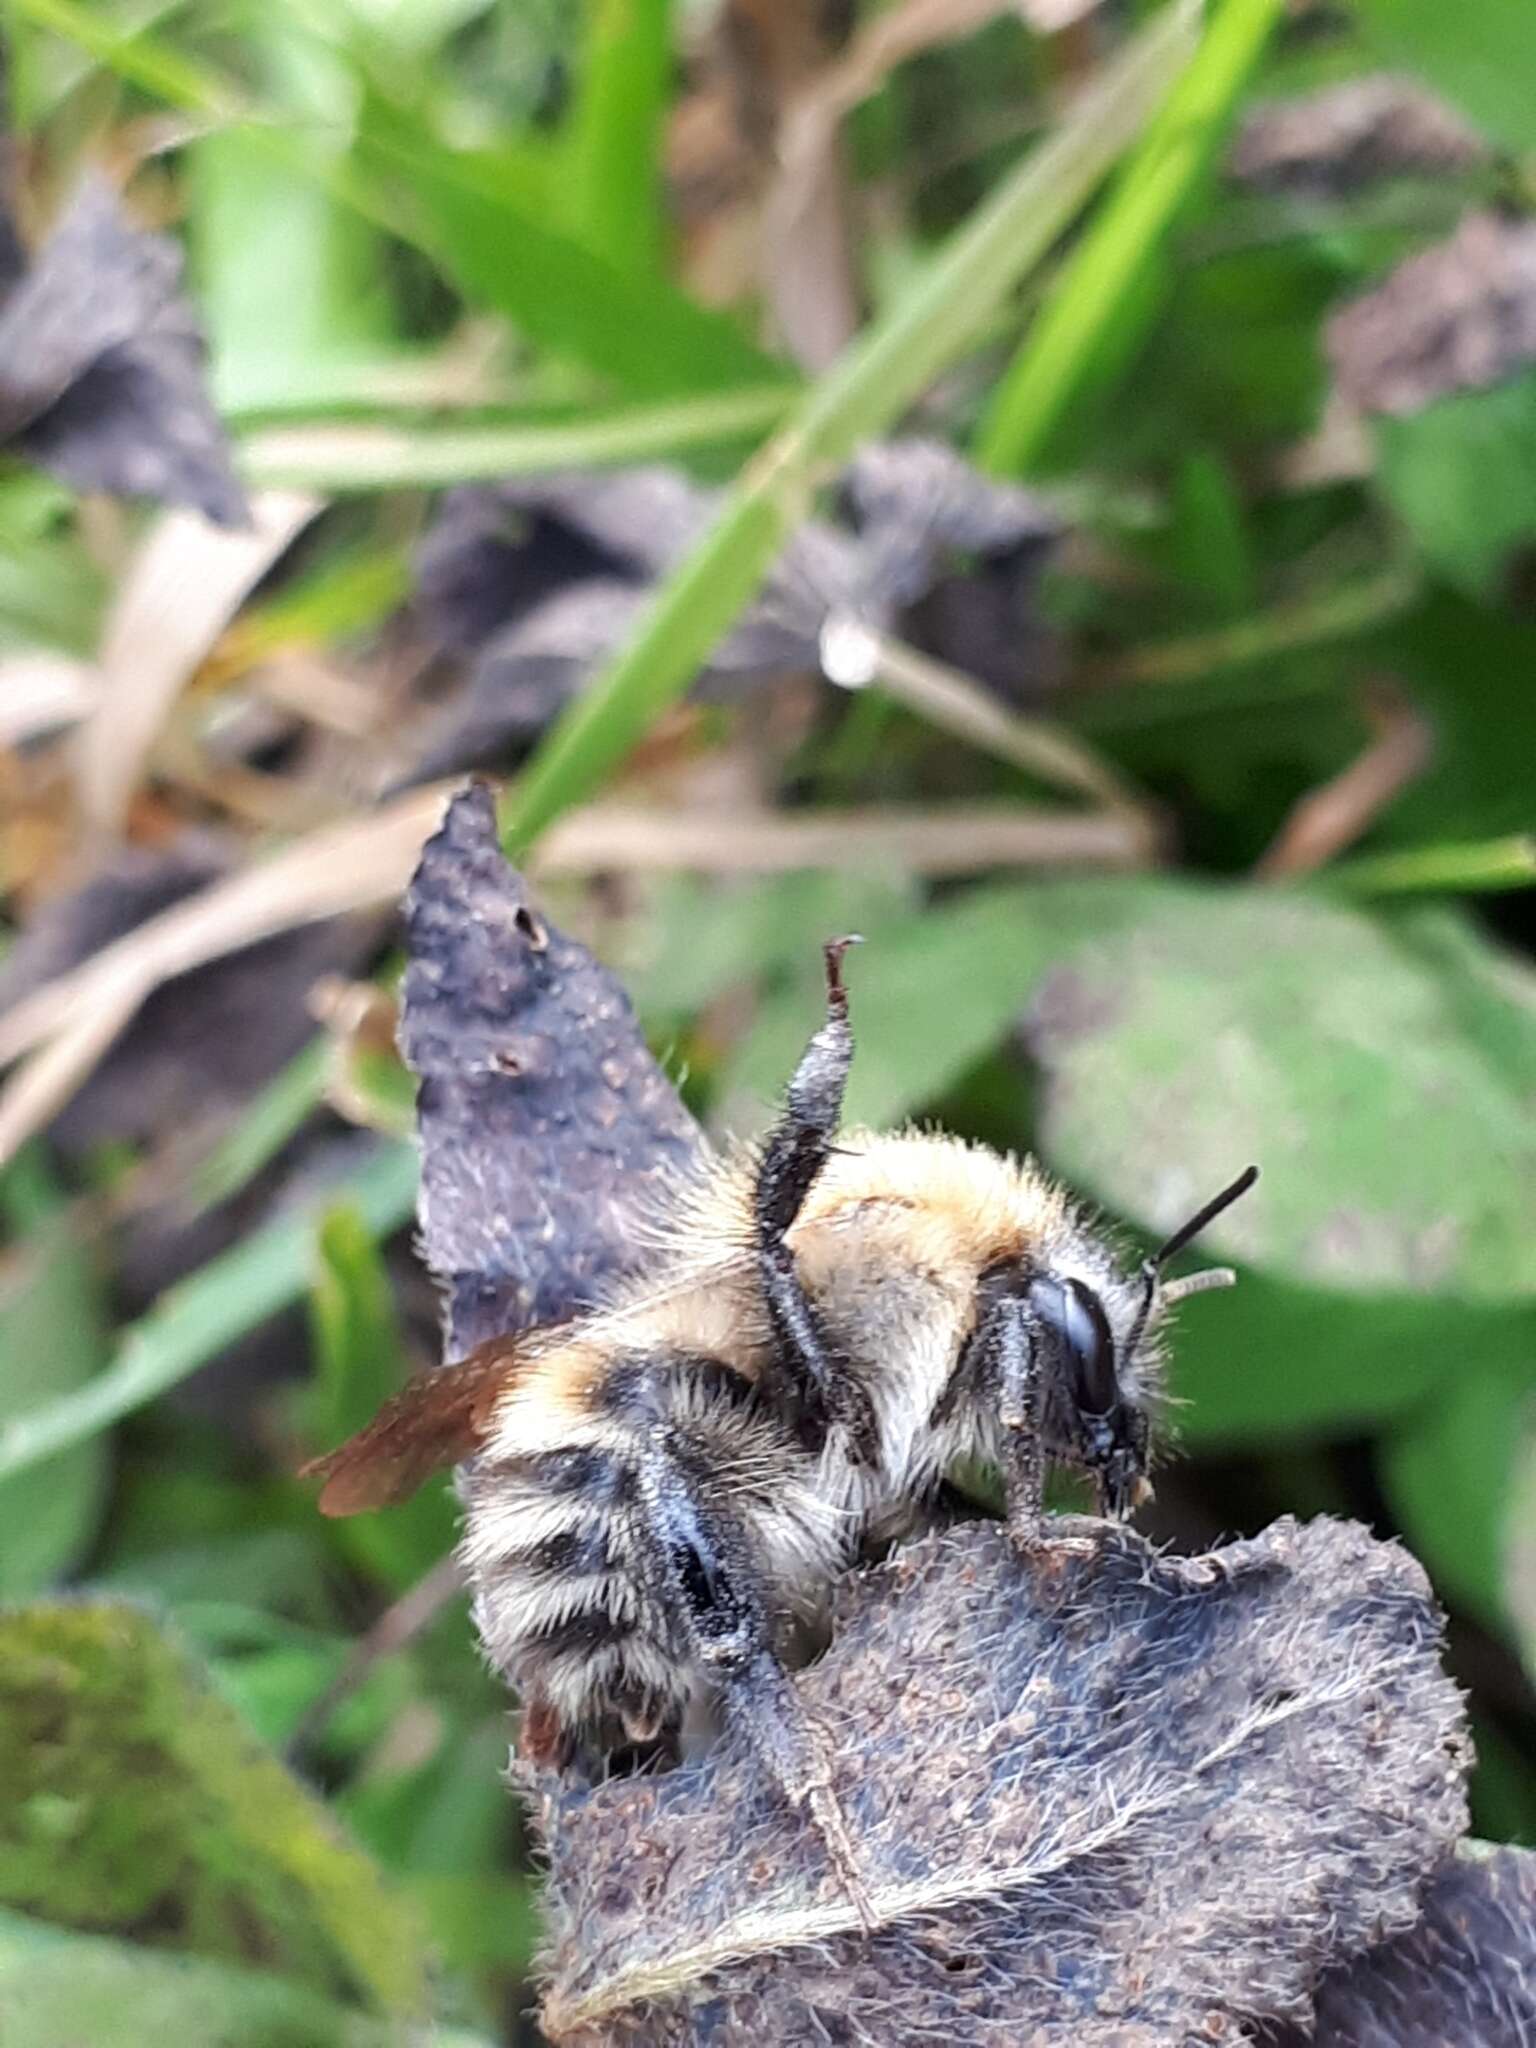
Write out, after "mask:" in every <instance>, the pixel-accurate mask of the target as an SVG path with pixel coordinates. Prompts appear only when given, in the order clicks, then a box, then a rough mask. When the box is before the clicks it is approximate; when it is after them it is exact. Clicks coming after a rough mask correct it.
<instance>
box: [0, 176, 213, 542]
mask: <svg viewBox="0 0 1536 2048" xmlns="http://www.w3.org/2000/svg"><path fill="white" fill-rule="evenodd" d="M180 283H181V252H180V250H179V249H178V247H177V245H176V243H175V242H174V241H173V240H172V239H171V238H170V237H169V236H167V235H157V234H150V233H147V232H145V231H143V230H140V229H137V228H133V227H130V226H129V225H128V223H127V222H126V220H125V219H124V218H123V214H122V210H121V207H120V206H119V203H118V199H117V196H116V194H115V193H114V192H113V191H112V189H111V187H110V186H109V185H108V184H107V183H106V182H105V180H103V179H102V178H100V177H99V176H96V175H94V174H93V175H88V176H87V177H86V178H85V179H84V180H83V182H82V183H81V185H80V187H79V189H78V191H77V192H76V193H75V195H74V198H73V200H72V201H71V203H70V205H69V207H68V208H67V209H66V211H65V213H64V214H63V216H62V218H61V219H60V220H59V222H58V224H57V226H56V227H55V228H54V230H53V233H52V234H51V235H50V236H49V237H48V239H47V240H46V241H45V242H44V243H43V244H42V246H41V248H40V249H39V250H38V251H37V252H36V254H35V255H34V257H33V259H32V262H31V264H30V265H29V266H28V267H27V268H26V269H25V270H24V271H23V272H22V273H21V274H20V275H19V276H13V277H12V278H11V279H10V281H9V288H8V289H5V280H3V279H0V290H3V292H4V296H3V299H0V439H4V440H7V441H9V442H11V443H12V444H13V445H14V446H15V447H16V448H18V449H19V450H20V451H21V453H22V454H24V455H25V456H27V457H28V459H29V460H31V461H33V462H36V463H38V464H40V465H41V466H42V467H43V468H45V469H49V470H52V471H53V472H54V474H55V475H57V476H60V477H62V478H63V479H64V480H65V482H66V483H69V484H73V485H74V486H76V488H78V489H81V490H96V491H110V492H116V493H118V494H121V495H123V496H129V497H146V498H155V499H158V500H160V501H162V502H164V503H167V504H178V505H192V506H195V507H197V508H198V509H199V510H200V511H202V512H203V513H204V514H205V515H206V516H207V517H208V518H209V519H211V520H213V521H214V522H215V523H216V524H218V525H221V526H233V525H239V524H241V523H243V522H244V521H245V520H246V518H247V517H248V516H249V514H248V508H247V505H246V500H245V494H244V492H243V491H242V490H241V487H240V484H239V482H238V480H237V478H236V476H235V472H234V468H233V465H232V462H231V460H230V451H229V444H228V441H227V439H226V436H225V433H224V430H223V427H222V426H221V424H220V422H219V418H218V415H217V414H216V413H215V411H214V409H213V403H212V400H211V399H210V398H209V395H208V390H207V386H206V382H205V378H204V356H205V349H204V345H203V338H202V334H201V330H200V329H199V327H198V323H197V320H196V318H195V316H194V314H193V312H192V309H191V307H190V306H189V305H188V303H187V301H186V300H185V298H183V296H182V295H181V291H180Z"/></svg>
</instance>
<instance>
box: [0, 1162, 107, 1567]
mask: <svg viewBox="0 0 1536 2048" xmlns="http://www.w3.org/2000/svg"><path fill="white" fill-rule="evenodd" d="M0 1215H3V1217H4V1219H5V1222H6V1223H7V1225H8V1226H9V1228H10V1230H11V1232H12V1233H13V1236H12V1242H11V1244H10V1245H9V1247H8V1248H7V1250H6V1252H5V1255H4V1260H3V1264H0V1359H3V1360H4V1370H3V1371H0V1422H3V1419H4V1418H5V1417H7V1416H11V1415H20V1414H24V1413H25V1412H26V1411H27V1410H28V1409H29V1408H31V1407H33V1406H35V1405H36V1403H37V1402H38V1401H40V1400H41V1399H42V1398H43V1397H44V1396H45V1395H48V1396H56V1395H58V1394H61V1393H66V1392H67V1391H68V1390H69V1389H70V1388H71V1387H78V1386H81V1385H84V1384H85V1383H86V1382H88V1381H89V1380H90V1379H91V1378H92V1377H93V1376H94V1375H95V1374H96V1373H98V1372H99V1371H100V1370H101V1368H102V1366H103V1364H104V1363H105V1361H106V1355H107V1330H106V1321H105V1317H104V1314H103V1306H102V1300H101V1289H100V1286H99V1283H98V1280H97V1276H96V1273H95V1271H94V1269H93V1267H92V1263H91V1258H90V1254H89V1252H88V1251H87V1249H86V1248H85V1247H84V1246H83V1245H82V1244H81V1242H80V1232H79V1226H78V1221H77V1219H76V1217H75V1216H74V1215H73V1214H72V1213H71V1210H70V1207H69V1205H68V1204H67V1203H66V1202H65V1201H64V1199H63V1198H62V1197H61V1196H60V1194H59V1193H58V1191H57V1189H56V1188H55V1187H54V1186H53V1185H52V1183H51V1181H50V1179H49V1176H48V1174H47V1171H46V1170H45V1168H44V1166H43V1162H42V1160H41V1158H40V1157H39V1155H38V1154H37V1153H36V1152H28V1153H24V1154H23V1155H22V1156H21V1157H20V1158H19V1159H17V1160H16V1161H15V1162H14V1163H13V1164H12V1166H11V1167H10V1169H9V1171H8V1172H7V1173H6V1174H5V1175H4V1176H3V1177H0ZM106 1476H107V1475H106V1446H105V1445H104V1444H81V1445H78V1446H77V1447H76V1448H75V1449H74V1450H70V1451H66V1452H64V1453H63V1454H62V1455H61V1456H59V1457H55V1458H50V1459H49V1460H47V1462H46V1463H44V1464H40V1465H37V1466H35V1467H34V1468H33V1469H32V1470H31V1471H30V1472H23V1473H18V1474H17V1475H16V1476H15V1477H14V1478H11V1479H8V1480H6V1481H5V1483H4V1484H3V1485H0V1529H3V1530H4V1532H5V1533H4V1540H3V1541H0V1599H10V1600H15V1599H20V1598H23V1597H24V1596H26V1595H27V1594H29V1593H36V1592H40V1591H41V1590H42V1589H43V1588H44V1587H45V1586H47V1585H50V1584H51V1583H52V1582H53V1581H54V1580H55V1579H57V1578H59V1577H60V1576H61V1575H62V1574H63V1573H65V1572H66V1571H67V1570H68V1569H69V1567H70V1566H71V1565H72V1564H74V1563H76V1562H77V1561H78V1559H79V1558H80V1555H81V1553H82V1552H83V1550H84V1549H85V1546H86V1544H87V1543H88V1542H89V1541H90V1538H91V1534H92V1531H93V1530H94V1529H95V1526H96V1521H97V1517H98V1515H99V1513H100V1510H101V1507H102V1502H103V1494H104V1490H105V1484H106Z"/></svg>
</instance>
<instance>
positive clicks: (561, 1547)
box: [462, 1444, 667, 1730]
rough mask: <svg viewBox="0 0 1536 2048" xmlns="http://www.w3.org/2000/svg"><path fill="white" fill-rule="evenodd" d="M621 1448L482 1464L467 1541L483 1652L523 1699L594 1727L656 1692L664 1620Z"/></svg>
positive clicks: (474, 1481) (632, 1474) (568, 1722)
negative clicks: (642, 1549) (638, 1533)
mask: <svg viewBox="0 0 1536 2048" xmlns="http://www.w3.org/2000/svg"><path fill="white" fill-rule="evenodd" d="M637 1484H638V1474H637V1471H636V1467H635V1463H634V1460H633V1458H632V1457H630V1456H628V1455H626V1452H625V1450H624V1449H621V1448H619V1447H616V1446H615V1447H609V1446H603V1445H586V1444H583V1445H573V1446H570V1447H568V1448H564V1449H557V1450H547V1451H539V1452H534V1453H531V1454H529V1455H526V1456H520V1457H501V1458H493V1459H487V1460H484V1461H482V1462H481V1463H480V1464H479V1465H477V1466H476V1467H475V1469H474V1470H473V1472H472V1473H471V1474H470V1475H469V1477H468V1480H467V1482H466V1498H467V1505H468V1520H467V1524H466V1528H465V1534H464V1542H463V1546H462V1550H463V1556H464V1560H465V1564H466V1567H467V1569H468V1573H469V1576H470V1579H471V1582H472V1584H473V1585H474V1586H475V1588H476V1595H475V1620H476V1624H477V1626H478V1628H479V1631H480V1636H481V1640H482V1642H483V1643H484V1645H485V1650H486V1654H487V1656H488V1657H489V1658H490V1660H491V1662H492V1663H493V1664H494V1665H495V1666H496V1667H497V1669H498V1670H499V1671H501V1672H502V1673H503V1674H504V1675H505V1676H506V1677H507V1678H508V1679H509V1680H510V1681H511V1682H512V1684H513V1685H515V1686H516V1687H517V1689H518V1690H519V1691H520V1692H521V1693H522V1694H523V1695H524V1697H525V1698H537V1699H540V1700H543V1701H546V1702H547V1703H548V1704H549V1706H550V1707H551V1708H552V1709H553V1710H554V1711H555V1713H556V1714H557V1716H558V1718H559V1720H560V1722H561V1723H562V1724H563V1725H564V1726H566V1727H568V1728H570V1729H572V1730H582V1729H588V1730H593V1729H596V1728H598V1727H599V1726H600V1725H601V1724H603V1723H604V1722H605V1721H606V1720H608V1719H609V1718H610V1717H612V1716H613V1715H614V1714H622V1713H623V1712H625V1711H627V1710H629V1708H630V1705H631V1700H632V1696H635V1695H637V1694H638V1693H646V1692H649V1691H650V1690H653V1689H654V1683H655V1680H656V1677H657V1673H658V1671H660V1672H662V1673H664V1672H665V1669H666V1664H667V1658H666V1645H665V1640H664V1637H665V1623H664V1618H663V1615H662V1613H661V1611H660V1609H659V1608H658V1606H657V1603H656V1601H655V1599H654V1597H653V1596H652V1594H651V1591H650V1589H649V1587H648V1586H647V1584H646V1580H645V1576H644V1573H643V1570H642V1568H641V1561H640V1559H639V1557H638V1555H637V1547H636V1543H635V1535H634V1528H633V1514H632V1507H633V1502H634V1499H635V1494H636V1489H637Z"/></svg>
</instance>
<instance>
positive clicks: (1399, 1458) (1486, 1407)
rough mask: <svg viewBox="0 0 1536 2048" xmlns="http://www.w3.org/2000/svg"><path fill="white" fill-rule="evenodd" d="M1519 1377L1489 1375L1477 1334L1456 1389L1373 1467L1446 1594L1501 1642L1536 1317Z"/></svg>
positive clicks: (1400, 1434)
mask: <svg viewBox="0 0 1536 2048" xmlns="http://www.w3.org/2000/svg"><path fill="white" fill-rule="evenodd" d="M1526 1336H1527V1344H1528V1351H1527V1356H1526V1359H1525V1360H1524V1361H1522V1364H1523V1365H1524V1367H1525V1370H1524V1371H1523V1372H1522V1373H1520V1374H1518V1375H1511V1374H1507V1373H1500V1372H1497V1371H1490V1370H1489V1369H1488V1366H1487V1364H1486V1362H1485V1361H1484V1359H1483V1358H1482V1357H1480V1355H1479V1353H1478V1350H1477V1339H1476V1333H1475V1332H1473V1333H1471V1334H1469V1335H1468V1336H1466V1337H1465V1338H1464V1339H1463V1341H1462V1343H1461V1345H1460V1347H1459V1357H1458V1361H1457V1369H1456V1374H1455V1379H1454V1382H1453V1383H1451V1384H1447V1385H1446V1386H1444V1387H1442V1388H1441V1389H1440V1391H1439V1392H1438V1393H1437V1395H1436V1397H1435V1399H1434V1400H1433V1401H1429V1402H1426V1403H1425V1404H1424V1405H1423V1406H1422V1407H1421V1408H1419V1409H1418V1410H1416V1411H1415V1413H1414V1414H1413V1415H1412V1416H1410V1417H1409V1418H1408V1420H1407V1421H1405V1422H1404V1423H1403V1424H1402V1426H1401V1427H1400V1428H1398V1429H1396V1430H1394V1431H1393V1432H1392V1433H1391V1435H1390V1436H1388V1437H1387V1438H1386V1440H1385V1441H1384V1443H1383V1444H1382V1446H1381V1449H1380V1452H1379V1454H1378V1459H1377V1464H1378V1469H1379V1471H1380V1474H1381V1481H1382V1485H1383V1487H1384V1488H1385V1490H1386V1495H1387V1498H1388V1500H1389V1501H1390V1502H1391V1504H1392V1506H1393V1509H1394V1510H1395V1512H1396V1514H1397V1517H1398V1520H1399V1521H1400V1522H1401V1523H1402V1526H1403V1529H1404V1531H1405V1533H1406V1534H1407V1537H1408V1541H1409V1544H1410V1546H1411V1547H1412V1549H1413V1551H1414V1553H1415V1555H1416V1556H1417V1557H1418V1558H1419V1559H1420V1561H1421V1562H1422V1563H1423V1564H1424V1565H1426V1566H1427V1567H1428V1569H1429V1572H1430V1574H1431V1576H1432V1577H1433V1579H1434V1581H1435V1585H1436V1587H1437V1589H1438V1590H1439V1592H1440V1593H1441V1595H1442V1596H1443V1597H1444V1598H1445V1599H1447V1600H1450V1601H1454V1602H1455V1603H1456V1604H1457V1605H1458V1606H1461V1607H1463V1608H1465V1609H1466V1610H1467V1611H1468V1612H1469V1613H1471V1614H1473V1615H1475V1616H1476V1617H1477V1618H1478V1619H1479V1620H1480V1621H1482V1622H1484V1623H1485V1624H1486V1625H1487V1626H1489V1627H1491V1628H1493V1629H1495V1630H1496V1631H1498V1632H1500V1633H1504V1632H1506V1631H1507V1630H1508V1628H1509V1625H1510V1616H1509V1608H1508V1605H1507V1602H1506V1590H1505V1575H1506V1569H1507V1565H1508V1558H1507V1554H1506V1545H1507V1532H1508V1528H1509V1523H1510V1516H1511V1508H1512V1504H1513V1500H1514V1476H1515V1471H1514V1468H1515V1458H1516V1453H1517V1451H1518V1449H1519V1446H1520V1439H1521V1426H1522V1422H1523V1420H1524V1417H1525V1415H1526V1414H1527V1412H1528V1411H1529V1408H1530V1401H1531V1390H1530V1380H1531V1374H1530V1361H1531V1360H1536V1308H1533V1309H1532V1310H1531V1311H1530V1312H1529V1314H1528V1316H1527V1318H1526Z"/></svg>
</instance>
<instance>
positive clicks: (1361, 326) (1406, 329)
mask: <svg viewBox="0 0 1536 2048" xmlns="http://www.w3.org/2000/svg"><path fill="white" fill-rule="evenodd" d="M1327 345H1328V356H1329V360H1330V361H1331V362H1332V364H1333V370H1334V375H1335V376H1336V377H1337V379H1338V381H1339V386H1340V388H1341V390H1342V391H1343V392H1344V394H1345V396H1346V397H1347V398H1349V399H1351V400H1352V401H1353V403H1354V404H1356V405H1358V406H1360V407H1361V408H1362V409H1363V410H1364V411H1366V412H1380V413H1395V414H1407V413H1415V412H1421V411H1422V410H1423V409H1424V407H1425V406H1427V405H1431V404H1433V402H1434V401H1435V400H1436V399H1437V398H1443V397H1445V396H1446V395H1447V394H1448V393H1450V392H1453V391H1481V390H1486V389H1487V388H1488V387H1489V386H1491V385H1495V384H1500V383H1503V382H1504V381H1505V380H1506V379H1507V378H1510V377H1515V376H1518V375H1519V374H1520V372H1521V371H1522V370H1525V369H1527V368H1528V367H1529V366H1530V365H1531V364H1532V363H1533V362H1536V221H1530V220H1506V219H1503V218H1501V217H1500V216H1499V215H1497V214H1492V213H1471V214H1468V215H1467V217H1466V219H1465V220H1463V221H1462V222H1461V224H1460V226H1459V227H1458V228H1457V230H1456V232H1455V233H1454V234H1453V235H1451V236H1449V237H1448V238H1447V240H1445V241H1443V242H1437V243H1436V244H1435V245H1434V246H1433V247H1432V248H1429V249H1425V250H1422V251H1421V252H1420V253H1419V254H1418V255H1417V256H1411V257H1410V258H1409V259H1408V261H1407V262H1406V263H1402V264H1399V265H1398V267H1397V269H1396V270H1394V271H1393V272H1392V273H1391V275H1390V276H1388V277H1387V278H1385V279H1384V280H1383V282H1382V283H1381V284H1379V285H1377V286H1376V288H1375V289H1374V290H1373V291H1369V292H1366V293H1365V294H1363V295H1362V296H1361V297H1360V298H1357V299H1355V300H1353V301H1351V303H1350V304H1349V305H1347V306H1345V307H1343V308H1342V310H1341V311H1339V312H1337V313H1335V314H1334V316H1333V318H1332V319H1331V320H1330V321H1329V323H1328V336H1327Z"/></svg>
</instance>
